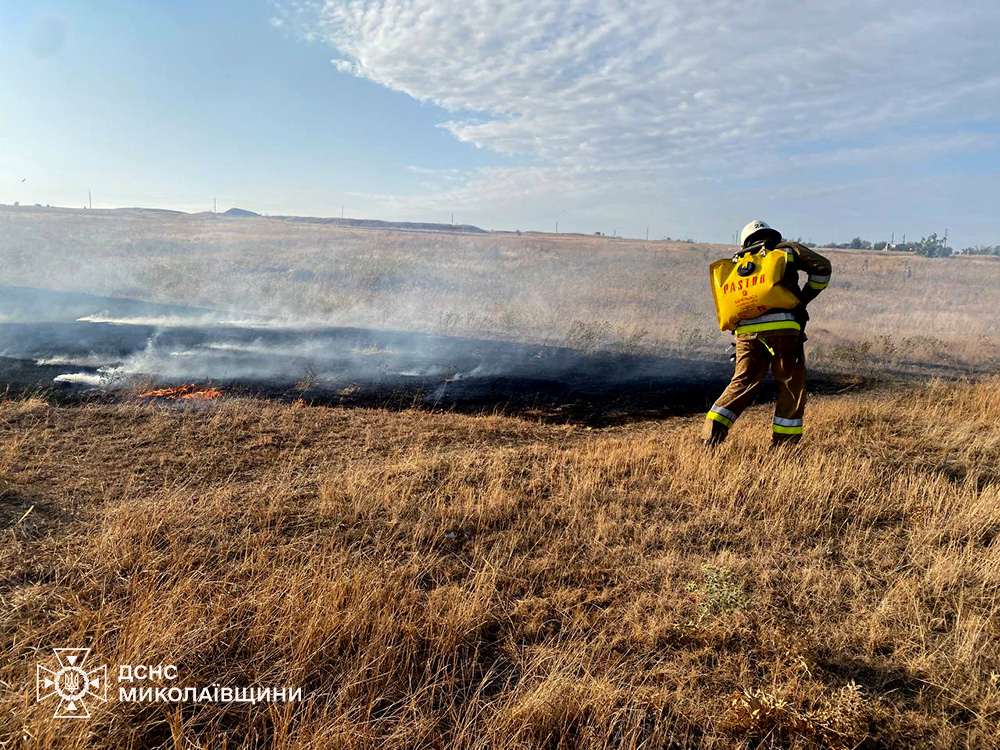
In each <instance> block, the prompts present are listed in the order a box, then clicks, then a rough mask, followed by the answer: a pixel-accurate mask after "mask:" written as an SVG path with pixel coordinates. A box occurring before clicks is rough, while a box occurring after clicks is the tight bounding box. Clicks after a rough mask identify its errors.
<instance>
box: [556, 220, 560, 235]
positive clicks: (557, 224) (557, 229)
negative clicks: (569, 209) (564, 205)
mask: <svg viewBox="0 0 1000 750" xmlns="http://www.w3.org/2000/svg"><path fill="white" fill-rule="evenodd" d="M556 234H559V219H556Z"/></svg>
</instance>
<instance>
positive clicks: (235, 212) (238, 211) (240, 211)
mask: <svg viewBox="0 0 1000 750" xmlns="http://www.w3.org/2000/svg"><path fill="white" fill-rule="evenodd" d="M223 216H260V214H259V213H257V212H256V211H247V210H246V209H245V208H236V207H235V206H233V207H232V208H231V209H229V210H228V211H226V212H225V213H224V214H223Z"/></svg>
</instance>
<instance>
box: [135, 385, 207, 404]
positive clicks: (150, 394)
mask: <svg viewBox="0 0 1000 750" xmlns="http://www.w3.org/2000/svg"><path fill="white" fill-rule="evenodd" d="M222 394H223V392H222V391H221V390H220V389H218V388H213V387H212V386H211V385H209V386H208V387H206V388H199V387H198V386H197V385H196V384H195V383H185V384H184V385H179V386H176V387H174V388H157V389H156V390H152V391H145V392H143V393H140V394H139V396H138V397H139V398H164V399H168V400H170V401H176V400H177V399H195V398H204V399H213V398H221V397H222Z"/></svg>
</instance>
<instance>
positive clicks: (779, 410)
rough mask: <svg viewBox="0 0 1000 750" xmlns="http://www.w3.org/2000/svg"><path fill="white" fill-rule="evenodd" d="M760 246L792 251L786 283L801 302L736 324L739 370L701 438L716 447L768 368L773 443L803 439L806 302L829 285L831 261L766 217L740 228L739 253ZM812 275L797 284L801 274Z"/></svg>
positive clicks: (756, 250) (705, 426)
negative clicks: (786, 238) (773, 393)
mask: <svg viewBox="0 0 1000 750" xmlns="http://www.w3.org/2000/svg"><path fill="white" fill-rule="evenodd" d="M761 248H767V249H768V250H772V249H775V248H778V249H784V250H786V251H788V253H789V254H790V260H791V262H790V263H788V265H787V266H786V270H785V275H784V276H783V277H782V280H781V284H782V286H784V287H786V288H787V289H789V290H790V291H791V292H792V293H793V294H794V295H795V296H796V297H797V298H798V300H799V304H798V305H797V306H796V307H794V308H793V309H791V310H778V309H770V310H765V311H763V312H762V313H761V315H759V316H758V317H755V318H753V319H752V320H741V321H740V322H739V324H738V325H737V326H736V329H735V331H734V335H735V336H736V371H735V373H734V374H733V379H732V381H731V382H730V383H729V387H727V388H726V390H725V391H724V392H723V394H722V395H721V396H719V398H718V400H716V402H715V404H714V405H713V406H712V408H711V410H710V411H709V412H708V416H707V417H706V419H705V424H704V426H703V428H702V435H701V437H702V442H704V443H705V445H716V444H718V443H720V442H722V441H723V440H725V438H726V435H728V434H729V428H730V427H732V425H733V422H735V421H736V419H737V418H738V417H739V416H740V414H741V413H742V412H743V410H744V409H746V408H747V407H748V406H749V405H750V403H751V402H752V401H753V398H754V394H755V393H756V391H757V388H758V387H759V386H760V384H761V383H762V382H763V381H764V377H765V376H766V375H767V370H768V368H769V367H770V369H771V373H772V375H773V377H774V381H775V384H776V385H777V388H778V397H777V403H776V404H775V409H774V422H773V423H772V433H771V435H772V441H773V444H775V445H778V444H782V443H788V442H791V443H795V442H798V441H799V439H800V438H801V437H802V415H803V413H804V412H805V408H806V363H805V352H804V348H803V344H804V342H805V340H806V336H805V325H806V321H807V320H809V314H808V313H807V312H806V305H808V304H809V303H810V302H811V301H812V300H813V299H815V298H816V295H818V294H819V293H820V292H821V291H822V290H823V289H825V288H826V287H827V285H828V284H829V283H830V271H831V266H830V261H829V260H827V259H826V258H824V257H823V256H822V255H820V254H819V253H817V252H815V251H813V250H811V249H809V248H808V247H806V246H805V245H802V244H800V243H798V242H782V240H781V233H780V232H778V231H777V230H776V229H773V228H772V227H769V226H768V225H767V224H765V223H764V222H763V221H759V220H757V221H751V222H750V223H749V224H747V225H746V226H745V227H743V231H742V232H740V250H739V252H738V253H737V255H738V256H739V255H743V254H744V253H756V252H759V251H760V250H761ZM800 271H804V272H805V273H806V274H808V276H809V278H808V279H807V281H806V285H805V286H804V287H801V288H800V287H799V280H798V277H799V272H800Z"/></svg>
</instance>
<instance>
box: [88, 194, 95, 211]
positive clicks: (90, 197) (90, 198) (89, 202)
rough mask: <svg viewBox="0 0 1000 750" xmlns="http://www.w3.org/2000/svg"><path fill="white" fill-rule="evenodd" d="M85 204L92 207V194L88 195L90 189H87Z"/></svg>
mask: <svg viewBox="0 0 1000 750" xmlns="http://www.w3.org/2000/svg"><path fill="white" fill-rule="evenodd" d="M87 205H88V206H89V207H90V208H93V207H94V200H93V198H92V196H91V195H90V191H89V190H88V191H87Z"/></svg>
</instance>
